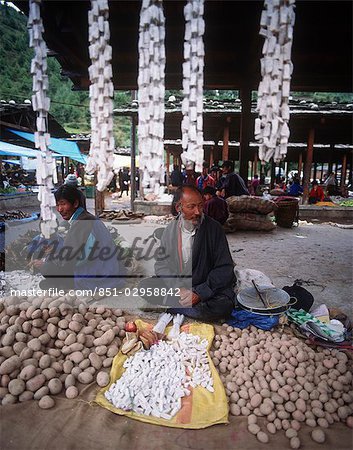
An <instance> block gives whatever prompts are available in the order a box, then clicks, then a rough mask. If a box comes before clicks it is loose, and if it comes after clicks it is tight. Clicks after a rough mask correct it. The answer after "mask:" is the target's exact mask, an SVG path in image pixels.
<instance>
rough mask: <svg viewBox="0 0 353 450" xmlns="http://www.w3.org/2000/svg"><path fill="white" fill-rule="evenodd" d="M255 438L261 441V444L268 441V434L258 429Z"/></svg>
mask: <svg viewBox="0 0 353 450" xmlns="http://www.w3.org/2000/svg"><path fill="white" fill-rule="evenodd" d="M256 437H257V440H258V441H260V442H262V443H263V444H267V442H268V441H269V438H268V435H267V434H266V433H265V432H264V431H259V432H258V433H257V435H256Z"/></svg>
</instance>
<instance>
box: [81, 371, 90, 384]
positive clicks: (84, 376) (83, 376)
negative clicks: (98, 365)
mask: <svg viewBox="0 0 353 450" xmlns="http://www.w3.org/2000/svg"><path fill="white" fill-rule="evenodd" d="M77 379H78V381H79V382H80V383H83V384H89V383H92V381H93V375H92V374H91V373H89V372H82V373H80V374H79V375H78V377H77Z"/></svg>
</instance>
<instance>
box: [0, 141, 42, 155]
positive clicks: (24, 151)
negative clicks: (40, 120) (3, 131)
mask: <svg viewBox="0 0 353 450" xmlns="http://www.w3.org/2000/svg"><path fill="white" fill-rule="evenodd" d="M38 153H39V152H38V150H33V149H31V148H26V147H20V146H19V145H13V144H9V143H8V142H3V141H0V155H1V156H27V157H29V158H36V157H37V154H38Z"/></svg>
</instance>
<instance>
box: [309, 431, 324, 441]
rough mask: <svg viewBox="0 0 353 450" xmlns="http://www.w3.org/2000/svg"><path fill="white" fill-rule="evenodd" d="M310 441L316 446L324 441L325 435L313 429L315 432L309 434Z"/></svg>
mask: <svg viewBox="0 0 353 450" xmlns="http://www.w3.org/2000/svg"><path fill="white" fill-rule="evenodd" d="M311 439H312V440H313V441H314V442H317V443H318V444H323V443H324V442H325V440H326V435H325V433H324V431H323V430H321V428H315V430H313V431H312V432H311Z"/></svg>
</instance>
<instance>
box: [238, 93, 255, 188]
mask: <svg viewBox="0 0 353 450" xmlns="http://www.w3.org/2000/svg"><path fill="white" fill-rule="evenodd" d="M240 100H241V119H240V146H239V175H240V176H241V177H242V178H243V180H244V181H245V184H247V182H248V161H249V160H250V159H251V157H250V136H251V134H252V131H253V130H252V118H251V88H250V87H246V88H244V89H241V90H240Z"/></svg>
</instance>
